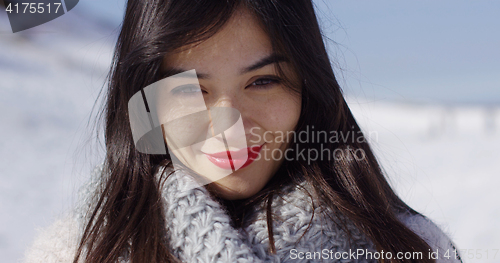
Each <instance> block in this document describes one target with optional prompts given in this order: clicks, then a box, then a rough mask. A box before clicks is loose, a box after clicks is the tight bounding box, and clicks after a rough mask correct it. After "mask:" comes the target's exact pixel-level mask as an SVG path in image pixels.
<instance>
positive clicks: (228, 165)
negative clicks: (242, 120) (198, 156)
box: [204, 145, 263, 172]
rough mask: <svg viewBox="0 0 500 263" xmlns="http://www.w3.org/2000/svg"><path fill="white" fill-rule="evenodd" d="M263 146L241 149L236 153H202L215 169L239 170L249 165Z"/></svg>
mask: <svg viewBox="0 0 500 263" xmlns="http://www.w3.org/2000/svg"><path fill="white" fill-rule="evenodd" d="M262 146H263V145H259V146H252V147H247V148H243V149H240V150H237V151H223V152H217V153H204V154H205V156H207V159H208V160H209V161H210V162H212V163H213V164H215V165H216V166H217V167H219V168H222V169H226V170H233V172H234V171H236V170H239V169H242V168H245V167H247V166H248V165H250V164H251V163H252V162H253V161H254V160H255V159H256V158H257V157H258V156H259V152H260V150H261V149H262Z"/></svg>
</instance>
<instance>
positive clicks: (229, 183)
mask: <svg viewBox="0 0 500 263" xmlns="http://www.w3.org/2000/svg"><path fill="white" fill-rule="evenodd" d="M277 56H278V54H274V53H273V50H272V48H271V42H270V39H269V36H268V35H267V34H266V33H265V32H264V31H263V30H262V28H261V26H260V24H259V22H258V21H257V20H256V19H255V18H254V17H253V16H252V15H251V14H250V13H249V12H248V11H246V10H244V9H240V10H238V11H237V12H236V13H235V14H234V15H233V17H232V18H231V19H230V20H229V21H228V23H227V24H226V25H225V26H224V27H223V28H222V29H221V30H220V31H219V32H217V33H216V34H215V35H214V36H212V37H211V38H209V39H207V40H206V41H203V42H201V43H200V44H198V45H193V46H189V47H184V48H182V49H180V50H179V51H178V52H173V53H171V54H169V55H167V56H165V58H164V60H163V64H162V70H163V71H164V72H184V71H189V70H192V69H194V70H195V71H196V73H197V75H198V81H199V87H200V88H201V91H202V95H200V96H202V97H203V101H204V103H205V105H204V106H206V108H207V109H209V110H210V109H211V108H213V107H228V108H227V109H231V108H234V109H236V110H237V111H239V113H240V114H241V118H240V119H239V121H240V124H241V123H242V125H241V126H238V125H236V124H238V123H236V124H235V125H234V126H233V127H231V128H229V129H228V130H227V131H226V132H225V133H224V134H223V135H224V137H223V136H222V134H219V135H217V136H215V137H212V138H210V139H208V140H204V141H202V142H199V143H197V144H194V145H191V146H189V147H184V148H182V149H176V150H173V151H172V152H173V153H174V154H175V156H176V157H178V159H180V160H181V161H182V162H183V163H184V164H187V163H189V165H188V166H189V167H190V168H192V169H193V170H194V171H195V172H197V173H199V174H201V175H204V174H203V173H208V174H210V173H215V174H217V173H219V174H223V175H224V176H219V177H217V176H216V175H215V176H212V177H211V176H206V177H209V178H211V180H210V181H211V182H212V183H210V184H209V185H208V188H209V189H210V190H211V191H213V192H214V193H215V194H217V195H218V196H220V197H222V198H224V199H228V200H234V199H243V198H247V197H251V196H252V195H254V194H256V193H257V192H259V191H260V190H261V189H262V188H263V187H264V185H265V184H266V183H267V182H268V181H269V180H270V179H271V177H272V176H273V175H274V173H275V172H276V171H277V169H278V168H279V166H280V165H281V162H282V159H283V157H282V156H283V153H284V151H285V150H286V147H287V143H286V140H284V139H283V137H282V135H284V134H285V135H286V134H287V132H293V131H294V130H295V127H296V125H297V122H298V119H299V115H300V108H301V97H300V94H298V93H293V92H291V91H290V90H289V89H288V88H287V87H285V86H284V84H283V82H282V81H281V80H280V78H279V76H278V72H277V71H276V68H275V66H276V64H275V63H274V61H275V60H274V58H275V57H277ZM278 60H279V61H281V62H279V63H280V66H281V67H282V69H283V71H284V72H285V73H286V74H287V76H288V78H289V79H291V80H292V82H294V83H295V84H297V83H299V81H298V80H297V77H296V74H295V73H294V71H293V70H292V68H291V66H290V65H289V64H288V62H287V61H286V60H284V59H281V58H279V57H278ZM188 94H189V90H188ZM198 94H199V93H198ZM183 96H184V95H183ZM167 119H168V117H167ZM164 133H165V131H164ZM279 136H281V137H279ZM224 141H225V142H226V143H224ZM227 142H233V143H229V144H228V143H227ZM242 142H243V143H242ZM167 144H169V141H168V139H167ZM169 147H170V145H169ZM227 150H229V151H230V153H231V155H232V158H233V159H234V162H233V163H232V165H233V167H231V166H230V165H229V163H228V162H227V158H226V160H224V158H223V156H224V155H225V154H224V153H227ZM256 153H258V157H257V156H256ZM273 154H274V155H273ZM241 156H243V157H241ZM238 158H244V160H238ZM234 166H237V167H236V170H235V167H234ZM238 167H239V169H238Z"/></svg>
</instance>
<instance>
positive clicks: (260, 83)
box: [248, 78, 279, 88]
mask: <svg viewBox="0 0 500 263" xmlns="http://www.w3.org/2000/svg"><path fill="white" fill-rule="evenodd" d="M278 83H279V80H278V79H274V78H261V79H258V80H256V81H254V82H252V84H250V85H249V86H248V87H255V88H270V87H272V85H274V84H278Z"/></svg>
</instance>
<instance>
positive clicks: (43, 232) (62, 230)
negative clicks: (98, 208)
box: [24, 214, 79, 263]
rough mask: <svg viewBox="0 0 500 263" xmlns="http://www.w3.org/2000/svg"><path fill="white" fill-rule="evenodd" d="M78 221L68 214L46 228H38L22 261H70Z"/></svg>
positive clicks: (77, 237)
mask: <svg viewBox="0 0 500 263" xmlns="http://www.w3.org/2000/svg"><path fill="white" fill-rule="evenodd" d="M78 229H79V228H78V222H77V220H76V218H75V217H74V215H72V214H68V215H66V216H64V217H62V218H61V219H59V220H57V221H55V222H54V223H52V225H50V226H49V227H47V228H44V229H39V230H38V231H37V232H38V233H37V237H36V238H35V240H34V242H33V243H32V245H31V247H30V248H29V249H28V250H27V251H26V253H25V257H24V262H26V263H34V262H72V261H73V257H74V255H75V252H76V248H77V247H78V246H77V245H78V240H79V233H78Z"/></svg>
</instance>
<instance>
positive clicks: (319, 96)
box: [74, 0, 433, 263]
mask: <svg viewBox="0 0 500 263" xmlns="http://www.w3.org/2000/svg"><path fill="white" fill-rule="evenodd" d="M238 7H245V8H247V9H248V10H249V11H250V12H252V13H253V14H254V15H255V16H256V17H257V18H258V20H259V21H260V22H261V24H262V26H263V28H264V30H266V31H267V33H268V35H269V37H270V39H271V42H272V46H273V49H274V51H275V52H276V53H278V54H281V55H284V56H286V57H287V58H288V60H289V61H290V63H291V65H292V66H293V67H294V68H295V70H296V71H297V74H298V76H299V77H300V78H301V79H302V80H303V82H302V87H301V96H302V109H301V116H300V119H299V122H298V125H297V128H296V131H297V132H300V131H302V130H306V129H308V127H314V128H315V129H316V130H318V131H320V130H321V131H337V132H339V133H343V134H349V136H351V138H349V139H347V140H341V141H334V142H326V144H325V142H322V147H323V148H329V149H332V150H333V149H340V150H341V151H336V152H337V153H341V154H337V155H336V156H335V158H331V159H327V158H325V159H322V160H318V161H315V162H312V163H308V160H300V159H299V160H294V161H286V160H285V161H284V163H283V165H282V167H281V168H280V170H279V171H278V173H277V174H276V175H275V176H274V177H273V179H272V180H271V181H270V182H269V183H268V185H267V186H266V187H265V189H263V191H261V193H260V194H259V195H258V196H259V197H260V198H261V199H267V201H268V203H269V202H270V200H271V199H272V196H273V195H274V194H276V193H278V191H279V188H280V186H281V183H280V182H283V181H284V180H283V179H284V178H285V177H286V178H288V179H291V180H288V181H293V182H297V181H299V180H306V181H307V182H308V183H309V184H310V185H312V186H314V188H315V193H316V196H317V198H319V199H320V200H321V201H322V202H323V203H324V205H326V206H328V207H330V208H331V209H332V210H333V211H338V212H339V213H340V214H342V215H343V217H344V218H347V219H348V220H350V221H352V222H353V223H354V224H355V225H356V226H357V227H358V228H359V229H360V230H361V231H362V232H363V233H364V234H365V235H366V236H367V237H368V238H370V240H371V241H372V242H373V243H374V245H375V246H376V248H377V250H379V251H380V250H384V251H386V252H392V253H393V254H395V253H397V252H400V251H419V252H423V254H424V255H426V254H427V251H428V250H429V249H430V247H429V245H428V244H427V243H425V241H423V240H422V239H421V238H420V237H419V236H418V235H416V234H415V233H414V232H412V231H411V230H410V229H409V228H407V227H406V226H405V225H404V224H402V223H401V222H400V221H399V220H398V219H397V214H398V213H411V214H418V213H417V212H415V211H414V210H412V209H411V208H410V207H408V206H407V205H406V204H405V203H404V202H403V201H401V200H400V199H399V198H398V197H397V196H396V194H395V193H394V191H393V190H392V189H391V187H390V186H389V184H388V183H387V181H386V179H385V178H384V176H383V173H382V171H381V169H380V167H379V164H378V163H377V161H376V158H375V156H374V155H373V153H372V151H371V149H370V147H369V145H368V143H367V141H366V139H365V138H364V137H363V133H362V132H361V130H360V128H359V126H358V125H357V123H356V120H355V119H354V117H353V115H352V113H351V111H350V110H349V107H348V106H347V104H346V102H345V100H344V98H343V95H342V91H341V88H340V86H339V84H338V83H337V80H336V78H335V75H334V72H333V70H332V66H331V63H330V60H329V57H328V55H327V52H326V48H325V44H324V42H323V37H322V34H321V31H320V27H319V25H318V21H317V18H316V15H315V12H314V7H313V4H312V3H311V1H310V0H297V1H284V0H272V1H270V0H239V1H238V0H231V1H228V0H207V1H187V0H162V1H160V0H129V1H128V4H127V9H126V13H125V18H124V22H123V25H122V29H121V32H120V35H119V38H118V42H117V45H116V50H115V55H114V63H113V65H112V68H111V72H110V77H109V83H108V84H109V85H108V86H109V90H108V93H107V102H106V107H105V112H104V114H105V121H106V122H105V143H106V150H107V154H106V160H105V168H104V171H103V174H102V177H103V178H102V185H101V187H100V188H99V189H100V192H99V196H98V199H97V200H96V202H95V204H94V205H93V208H92V209H91V211H89V217H88V222H87V225H86V227H85V230H84V233H83V237H82V239H81V241H80V246H79V248H78V250H77V254H76V255H75V259H74V262H77V261H78V259H79V258H80V257H85V261H86V262H92V263H98V262H99V263H102V262H115V261H116V260H117V259H118V258H119V257H120V256H121V255H127V256H128V257H129V259H130V260H131V262H176V261H177V259H176V258H175V257H174V256H173V255H172V253H171V251H170V249H169V241H168V240H166V236H167V235H166V231H168V230H167V229H165V222H164V220H165V218H164V216H163V211H162V205H161V193H160V184H159V182H158V179H157V178H155V174H156V173H157V172H158V170H159V167H161V166H162V165H165V164H166V163H168V161H169V160H170V156H168V155H147V154H142V153H139V152H138V151H137V150H136V149H135V147H134V143H133V139H132V133H131V129H130V124H129V119H128V109H127V103H128V100H129V99H130V98H131V96H132V95H133V94H135V93H136V92H137V91H139V90H140V89H141V88H142V87H145V86H147V85H149V84H151V83H153V82H155V81H158V80H159V79H160V78H161V74H160V67H161V63H162V59H163V57H164V56H165V55H166V54H168V53H169V52H172V51H174V50H176V49H178V48H180V47H183V46H186V45H189V44H195V43H199V42H200V41H203V40H205V39H207V38H209V37H211V36H212V35H214V34H215V33H216V32H217V31H218V30H219V29H220V28H221V27H222V26H223V25H224V24H225V23H226V22H227V20H228V19H229V18H230V17H231V15H232V14H233V13H234V11H235V10H236V9H237V8H238ZM283 77H285V78H286V76H283ZM301 147H305V148H307V149H317V150H318V151H320V144H319V143H313V142H306V143H303V144H301ZM356 150H358V151H356ZM359 150H362V153H363V158H359V157H360V156H359V153H361V152H360V151H359ZM267 207H268V208H270V207H271V206H270V205H268V206H267ZM268 215H269V217H271V213H270V211H268ZM330 216H331V217H332V218H333V219H334V218H336V216H335V215H330ZM110 222H112V223H110ZM270 222H272V220H271V218H268V223H270ZM340 223H342V222H340ZM271 226H272V224H269V227H270V228H269V229H270V231H269V232H270V238H271V237H272V228H271ZM270 243H271V251H273V250H274V245H273V242H272V238H271V242H270ZM410 261H411V260H393V262H410ZM421 261H422V262H433V260H430V259H429V260H425V259H424V260H421Z"/></svg>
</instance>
